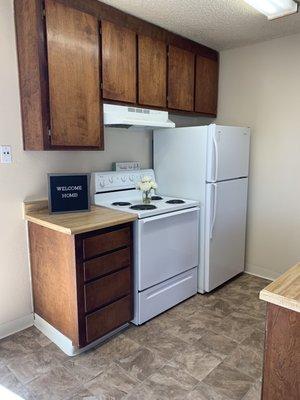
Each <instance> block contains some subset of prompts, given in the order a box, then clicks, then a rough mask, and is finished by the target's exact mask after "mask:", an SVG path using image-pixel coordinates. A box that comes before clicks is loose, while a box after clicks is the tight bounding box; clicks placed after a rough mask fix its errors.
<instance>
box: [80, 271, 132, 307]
mask: <svg viewBox="0 0 300 400" xmlns="http://www.w3.org/2000/svg"><path fill="white" fill-rule="evenodd" d="M130 288H131V275H130V268H129V267H128V268H125V269H123V270H121V271H118V272H115V273H113V274H110V275H107V276H105V277H104V278H101V279H98V280H97V281H95V282H91V283H88V284H87V285H85V287H84V298H85V302H84V303H85V312H87V313H88V312H91V311H93V310H95V309H97V308H100V307H102V306H103V305H105V304H108V303H111V302H113V301H114V300H116V299H119V298H120V297H123V296H125V295H128V294H130Z"/></svg>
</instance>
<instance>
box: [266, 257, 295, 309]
mask: <svg viewBox="0 0 300 400" xmlns="http://www.w3.org/2000/svg"><path fill="white" fill-rule="evenodd" d="M259 298H260V299H261V300H265V301H267V302H268V303H272V304H275V305H277V306H280V307H284V308H287V309H289V310H292V311H296V312H300V263H299V264H296V265H295V266H294V267H292V268H290V269H289V270H288V271H286V272H285V273H284V274H283V275H281V276H280V277H279V278H277V279H276V280H275V281H274V282H272V283H270V284H269V285H268V286H267V287H266V288H265V289H263V290H262V291H261V292H260V294H259Z"/></svg>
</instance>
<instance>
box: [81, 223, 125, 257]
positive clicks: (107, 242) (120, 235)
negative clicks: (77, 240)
mask: <svg viewBox="0 0 300 400" xmlns="http://www.w3.org/2000/svg"><path fill="white" fill-rule="evenodd" d="M129 245H130V228H123V229H119V230H117V231H112V232H107V233H102V234H100V235H97V236H92V237H90V238H87V239H84V240H83V257H84V258H85V259H87V258H92V257H95V256H97V255H98V254H102V253H105V252H106V251H111V250H115V249H118V248H120V247H123V246H129Z"/></svg>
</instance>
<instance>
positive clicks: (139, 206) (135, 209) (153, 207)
mask: <svg viewBox="0 0 300 400" xmlns="http://www.w3.org/2000/svg"><path fill="white" fill-rule="evenodd" d="M153 197H154V196H153ZM157 197H160V198H161V200H152V199H151V202H150V204H144V203H143V201H142V193H141V192H140V191H138V190H133V191H126V192H118V193H105V194H101V193H98V194H95V196H94V201H95V204H96V205H100V206H103V207H108V208H112V209H115V210H119V211H126V212H129V213H134V214H137V215H138V217H139V218H146V217H151V216H153V215H159V214H164V213H169V212H173V211H178V210H183V209H186V208H190V207H197V206H199V203H198V202H197V201H195V200H187V199H177V198H174V197H168V196H163V195H160V196H158V195H157ZM154 199H155V197H154ZM178 200H180V201H178Z"/></svg>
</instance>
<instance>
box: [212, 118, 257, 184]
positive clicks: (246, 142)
mask: <svg viewBox="0 0 300 400" xmlns="http://www.w3.org/2000/svg"><path fill="white" fill-rule="evenodd" d="M249 147H250V129H249V128H240V127H233V126H220V125H214V124H213V125H210V126H209V134H208V146H207V148H208V153H207V169H206V171H207V175H206V181H207V182H218V181H224V180H228V179H236V178H240V177H246V176H248V170H249Z"/></svg>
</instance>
